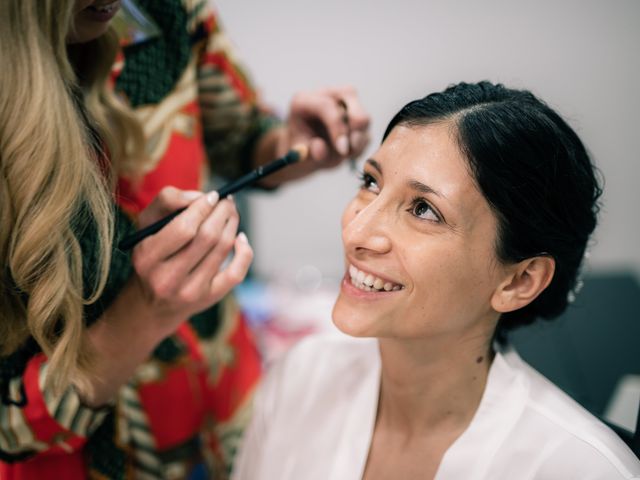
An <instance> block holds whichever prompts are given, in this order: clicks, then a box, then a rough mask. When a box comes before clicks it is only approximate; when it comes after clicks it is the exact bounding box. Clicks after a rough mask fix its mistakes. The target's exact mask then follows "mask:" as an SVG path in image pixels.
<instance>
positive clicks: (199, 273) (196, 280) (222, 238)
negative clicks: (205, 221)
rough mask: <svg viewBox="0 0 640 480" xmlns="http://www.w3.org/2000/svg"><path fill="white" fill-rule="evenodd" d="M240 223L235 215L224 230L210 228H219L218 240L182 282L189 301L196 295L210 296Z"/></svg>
mask: <svg viewBox="0 0 640 480" xmlns="http://www.w3.org/2000/svg"><path fill="white" fill-rule="evenodd" d="M238 223H239V218H238V216H237V215H235V216H233V217H231V218H230V219H229V220H228V221H227V223H226V224H225V225H223V226H222V228H220V226H218V225H213V224H212V225H211V226H210V227H208V228H212V229H213V228H218V231H217V232H216V233H217V237H218V238H217V239H216V241H215V243H214V244H212V245H211V246H210V249H209V250H207V252H206V254H205V255H204V256H202V258H201V261H199V262H198V264H197V265H195V266H194V267H193V268H192V269H191V270H190V271H189V272H188V276H187V277H186V278H185V281H184V282H182V285H181V286H180V288H181V291H182V292H183V295H184V296H185V297H186V298H187V299H189V298H191V297H193V296H196V295H208V293H209V288H210V285H211V282H212V280H213V278H214V276H215V275H217V274H218V272H219V270H220V268H221V267H222V264H223V262H224V261H225V259H226V258H227V257H228V255H229V253H230V252H231V250H232V248H233V246H234V244H235V240H236V234H237V231H238ZM194 243H195V242H194Z"/></svg>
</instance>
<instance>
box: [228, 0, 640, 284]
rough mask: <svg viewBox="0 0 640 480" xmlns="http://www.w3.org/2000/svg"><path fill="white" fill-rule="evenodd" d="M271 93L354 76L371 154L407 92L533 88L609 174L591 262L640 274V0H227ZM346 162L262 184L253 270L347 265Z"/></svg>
mask: <svg viewBox="0 0 640 480" xmlns="http://www.w3.org/2000/svg"><path fill="white" fill-rule="evenodd" d="M216 6H217V8H218V11H219V13H220V16H221V19H222V22H223V25H224V26H225V27H226V28H227V30H228V31H229V34H230V36H231V39H232V41H233V42H234V43H235V45H236V47H237V48H238V49H239V52H240V54H241V56H242V57H243V58H244V60H245V63H246V64H247V66H248V67H249V70H250V72H251V74H252V76H253V78H254V81H255V83H256V84H257V86H258V87H259V89H260V90H261V92H262V95H263V97H264V99H265V100H266V101H267V102H268V103H269V104H271V105H273V106H274V107H276V109H277V110H278V111H279V112H281V113H283V114H285V113H286V111H287V106H288V103H289V100H290V98H291V96H292V94H293V93H294V92H295V91H297V90H302V89H312V88H318V87H322V86H325V85H329V84H352V85H354V86H355V87H356V88H357V89H358V90H359V92H360V95H361V98H362V101H363V103H364V104H365V106H366V107H367V109H368V110H369V112H370V114H371V116H372V120H373V125H372V138H373V141H372V143H371V146H370V148H369V150H368V151H367V153H368V154H371V153H372V152H373V151H374V149H375V146H376V145H377V143H378V142H379V139H380V137H381V134H382V131H383V129H384V127H385V125H386V122H387V121H388V120H389V119H390V118H391V116H392V115H393V114H394V113H395V112H396V111H397V110H398V109H399V108H400V107H401V106H402V105H403V104H404V103H406V102H407V101H409V100H411V99H413V98H417V97H419V96H423V95H424V94H426V93H429V92H432V91H435V90H441V89H443V88H444V87H445V86H447V85H448V84H450V83H454V82H458V81H462V80H465V81H477V80H482V79H488V80H492V81H499V82H503V83H505V84H507V85H508V86H514V87H523V88H528V89H530V90H532V91H533V92H534V93H535V94H537V95H539V96H541V97H542V98H543V99H545V100H546V101H547V102H548V103H549V104H550V105H551V106H552V107H554V108H556V109H557V110H558V111H559V112H560V113H561V114H562V115H563V116H564V117H565V118H566V119H567V120H568V121H569V123H570V124H571V125H572V126H573V127H574V128H575V129H576V130H577V131H578V133H579V135H580V136H581V137H582V139H583V140H584V141H585V143H586V144H587V146H588V148H589V149H590V151H591V152H592V154H593V157H594V159H595V162H596V164H597V165H598V166H599V167H600V169H601V170H602V172H603V174H604V177H605V179H606V189H605V196H604V205H605V206H604V210H603V213H602V220H601V224H600V227H599V230H598V235H597V237H596V244H595V246H594V247H593V249H592V256H591V261H590V265H591V270H593V271H603V270H606V271H610V270H620V269H624V268H632V269H633V270H635V272H640V248H638V247H639V246H640V242H639V240H640V213H639V212H638V210H639V209H640V188H639V186H638V182H639V180H640V158H639V156H640V153H639V152H640V120H639V119H638V112H640V93H639V88H640V52H639V49H640V2H639V1H637V0H612V1H608V2H602V1H600V0H597V1H596V0H563V1H557V0H537V1H535V2H520V1H513V0H487V1H484V2H477V1H472V0H461V1H457V2H452V1H450V0H395V1H393V2H391V1H381V0H324V1H318V0H314V1H311V0H296V1H294V0H270V1H249V0H218V1H217V2H216ZM357 183H358V182H357V179H356V176H355V175H354V174H353V173H352V172H350V171H349V169H348V168H347V167H346V166H343V167H340V168H338V169H336V170H333V171H330V172H323V173H321V174H318V175H315V176H314V177H313V178H310V179H308V180H305V181H303V182H299V183H298V184H296V185H292V186H288V187H285V188H282V189H280V190H279V191H277V192H276V193H274V194H262V193H260V194H255V193H254V194H251V195H250V196H249V200H248V201H249V207H250V213H249V220H250V237H251V241H252V244H253V246H254V248H255V251H256V259H255V263H254V271H255V272H256V273H257V274H259V275H261V276H268V277H270V278H272V277H273V276H280V277H286V276H289V277H290V278H298V279H299V280H301V281H311V283H314V282H316V281H317V280H319V279H320V275H321V276H322V277H321V278H322V279H324V281H325V282H328V283H329V284H330V283H332V282H334V281H335V279H336V278H338V277H341V276H342V274H343V267H342V247H341V241H340V228H339V218H340V215H341V212H342V209H343V208H344V206H345V204H346V203H347V201H348V200H349V199H350V198H351V196H352V195H353V194H354V193H355V191H356V188H357Z"/></svg>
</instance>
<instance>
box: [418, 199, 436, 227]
mask: <svg viewBox="0 0 640 480" xmlns="http://www.w3.org/2000/svg"><path fill="white" fill-rule="evenodd" d="M411 213H412V214H413V215H415V216H416V217H418V218H422V219H424V220H430V221H432V222H440V217H439V216H438V215H437V214H436V212H435V210H434V209H433V208H432V207H431V205H429V204H428V203H427V202H425V201H424V200H422V199H416V200H414V201H413V205H412V206H411Z"/></svg>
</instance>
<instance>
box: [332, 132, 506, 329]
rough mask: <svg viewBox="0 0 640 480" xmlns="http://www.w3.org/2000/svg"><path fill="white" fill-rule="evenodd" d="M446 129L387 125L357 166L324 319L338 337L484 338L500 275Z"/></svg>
mask: <svg viewBox="0 0 640 480" xmlns="http://www.w3.org/2000/svg"><path fill="white" fill-rule="evenodd" d="M453 128H454V127H453V126H452V124H451V123H436V124H433V125H428V126H418V127H406V126H396V127H395V128H394V129H393V130H392V132H391V133H390V135H389V136H388V137H387V139H386V140H385V141H384V143H383V144H382V146H381V147H380V149H379V150H378V151H377V152H376V153H375V154H374V156H373V158H371V159H370V160H368V161H367V162H366V163H365V166H364V176H363V181H362V184H361V188H360V190H359V192H358V194H357V195H356V197H355V198H354V199H353V201H352V202H351V203H350V204H349V205H348V206H347V208H346V210H345V212H344V214H343V217H342V239H343V243H344V249H345V257H346V258H345V266H346V274H345V277H344V279H343V282H342V285H341V291H340V295H339V297H338V300H337V301H336V304H335V306H334V310H333V320H334V323H335V324H336V326H337V327H338V328H339V329H340V330H342V331H343V332H345V333H347V334H350V335H355V336H374V337H395V338H423V337H430V338H433V337H434V336H439V335H455V336H460V335H462V336H464V335H466V334H470V335H473V332H475V331H478V330H477V329H482V331H483V332H486V331H492V328H493V326H494V325H495V322H496V321H497V319H498V314H497V313H496V312H495V311H494V310H493V309H492V308H491V303H490V302H491V297H492V295H493V293H494V291H495V289H496V287H497V286H498V284H499V283H500V282H501V280H503V279H504V278H505V272H506V270H505V267H503V266H502V265H501V264H500V262H498V261H497V259H496V255H495V245H496V227H497V220H496V217H495V215H494V214H493V212H492V211H491V209H490V208H489V204H488V203H487V201H486V200H485V198H484V197H483V196H482V194H481V193H480V191H479V190H478V188H477V186H476V184H475V182H474V179H473V178H472V177H471V175H470V173H469V166H468V163H467V161H466V160H465V158H464V157H463V155H462V154H461V152H460V151H459V149H458V146H457V144H456V140H455V138H454V130H453ZM372 283H373V286H372V287H368V286H367V285H371V284H372ZM487 327H491V328H490V329H489V330H488V329H487Z"/></svg>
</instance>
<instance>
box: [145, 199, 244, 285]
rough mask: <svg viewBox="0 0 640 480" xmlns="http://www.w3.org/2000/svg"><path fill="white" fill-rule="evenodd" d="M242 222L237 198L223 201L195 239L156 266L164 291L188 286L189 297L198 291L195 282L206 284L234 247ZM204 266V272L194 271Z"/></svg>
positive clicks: (205, 221) (201, 227)
mask: <svg viewBox="0 0 640 480" xmlns="http://www.w3.org/2000/svg"><path fill="white" fill-rule="evenodd" d="M238 223H239V217H238V213H237V211H236V209H235V205H234V204H233V202H232V201H229V200H223V201H221V202H220V203H219V204H218V205H217V206H216V207H215V209H214V210H213V212H212V213H211V214H210V215H209V217H207V218H206V219H205V220H204V221H203V222H202V224H201V225H200V227H199V228H198V231H197V233H196V234H195V235H194V237H193V239H192V240H191V241H190V242H189V243H188V244H187V245H186V246H185V247H184V248H182V249H181V250H179V251H178V252H176V253H175V254H173V255H172V256H171V257H170V258H168V259H166V260H165V261H163V262H161V263H159V265H158V266H157V268H156V269H155V272H154V276H155V277H156V278H159V279H162V280H158V282H162V285H161V286H162V290H163V292H165V293H166V292H178V291H183V290H187V291H190V293H189V294H187V297H192V296H193V295H195V290H196V289H197V287H195V286H194V285H197V284H202V283H203V276H206V275H208V279H209V280H210V279H211V277H212V276H213V275H214V274H215V272H216V271H217V270H218V269H219V268H220V265H221V264H222V262H223V261H224V259H225V258H226V257H227V255H228V254H229V252H230V251H231V249H232V248H233V242H234V239H235V235H236V232H237V230H238ZM203 263H204V264H205V265H204V267H202V266H201V265H202V264H203ZM203 269H204V274H203V273H200V274H197V275H194V274H193V272H194V271H198V272H202V271H203Z"/></svg>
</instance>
